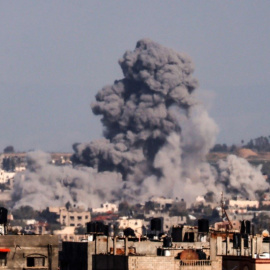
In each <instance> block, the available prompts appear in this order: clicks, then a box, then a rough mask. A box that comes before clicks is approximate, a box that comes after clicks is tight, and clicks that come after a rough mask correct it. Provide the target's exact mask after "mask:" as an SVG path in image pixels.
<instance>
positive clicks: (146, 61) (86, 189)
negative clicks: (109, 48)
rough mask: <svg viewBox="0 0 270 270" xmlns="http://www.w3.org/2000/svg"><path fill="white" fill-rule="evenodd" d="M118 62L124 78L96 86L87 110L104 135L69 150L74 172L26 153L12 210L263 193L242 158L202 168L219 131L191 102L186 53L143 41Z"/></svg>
mask: <svg viewBox="0 0 270 270" xmlns="http://www.w3.org/2000/svg"><path fill="white" fill-rule="evenodd" d="M119 65H120V67H121V68H122V71H123V75H124V78H123V79H121V80H116V81H115V82H114V84H113V85H109V86H105V87H104V88H102V89H101V90H100V91H99V92H98V93H97V95H96V102H94V103H93V104H92V105H91V107H92V111H93V113H94V114H96V115H101V116H102V118H101V122H102V124H103V126H104V138H101V139H99V140H96V141H93V142H90V143H83V144H77V145H75V146H74V149H75V153H74V155H73V164H74V165H75V166H74V167H56V166H53V165H51V164H50V163H49V155H48V154H45V153H42V152H33V153H29V154H28V163H29V164H30V166H29V168H28V170H27V171H26V172H24V173H23V174H20V175H18V176H17V177H16V179H15V183H14V192H13V203H14V207H19V206H22V205H30V206H32V207H34V208H36V209H42V208H45V207H47V206H62V205H64V204H65V203H66V202H68V201H69V202H71V203H73V204H83V205H85V206H86V207H96V206H99V204H100V203H102V202H105V201H106V200H108V201H116V202H117V201H121V200H128V201H131V202H143V201H145V200H148V199H149V197H151V196H158V195H162V196H165V197H171V198H175V197H178V198H184V199H185V200H186V201H188V202H190V201H194V199H195V197H196V196H198V195H203V194H205V193H206V192H209V191H212V192H214V194H216V195H218V194H219V192H221V191H225V192H227V193H231V194H237V193H238V194H242V195H243V196H245V197H250V198H251V199H252V198H254V196H255V191H256V190H257V189H266V188H268V184H267V183H266V182H265V179H264V178H263V176H262V174H261V172H260V168H254V167H252V166H251V165H249V163H248V162H247V161H245V160H243V159H241V158H238V157H236V156H229V157H228V159H227V160H226V161H220V162H219V163H218V165H217V168H214V167H212V166H211V165H210V164H209V163H207V161H206V155H207V153H208V152H209V150H210V149H211V148H212V147H213V146H214V144H215V139H216V135H217V133H218V127H217V125H216V123H215V122H214V120H213V119H211V118H210V117H209V115H208V113H207V111H206V109H205V108H204V106H203V105H202V104H201V102H200V101H199V100H197V98H196V95H195V92H196V91H195V90H196V88H197V87H198V82H197V80H196V79H195V78H194V77H193V76H192V74H193V71H194V65H193V63H192V60H191V59H190V58H189V57H188V56H187V55H185V54H182V53H177V52H175V51H174V50H172V49H168V48H166V47H163V46H162V45H159V44H158V43H156V42H153V41H151V40H149V39H143V40H140V41H138V42H137V45H136V48H135V50H134V51H127V52H126V53H125V54H124V55H123V57H122V58H121V59H120V60H119ZM255 183H256V184H255Z"/></svg>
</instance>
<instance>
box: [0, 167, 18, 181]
mask: <svg viewBox="0 0 270 270" xmlns="http://www.w3.org/2000/svg"><path fill="white" fill-rule="evenodd" d="M14 176H15V173H14V172H6V171H4V170H0V184H6V183H8V182H9V183H11V182H13V180H14Z"/></svg>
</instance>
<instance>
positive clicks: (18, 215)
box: [13, 205, 38, 219]
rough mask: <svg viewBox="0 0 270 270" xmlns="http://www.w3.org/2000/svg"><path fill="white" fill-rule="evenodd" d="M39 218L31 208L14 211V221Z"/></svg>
mask: <svg viewBox="0 0 270 270" xmlns="http://www.w3.org/2000/svg"><path fill="white" fill-rule="evenodd" d="M37 216H38V213H37V211H35V210H34V209H33V208H32V207H31V206H28V205H27V206H21V207H20V208H18V209H15V210H14V211H13V217H14V219H34V218H36V217H37Z"/></svg>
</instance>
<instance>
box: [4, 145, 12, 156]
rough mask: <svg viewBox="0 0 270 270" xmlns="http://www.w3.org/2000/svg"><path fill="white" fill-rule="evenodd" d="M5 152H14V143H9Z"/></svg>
mask: <svg viewBox="0 0 270 270" xmlns="http://www.w3.org/2000/svg"><path fill="white" fill-rule="evenodd" d="M4 153H5V154H6V153H14V147H13V146H12V145H9V146H7V147H6V148H5V149H4Z"/></svg>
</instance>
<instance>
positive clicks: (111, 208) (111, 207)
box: [92, 202, 118, 213]
mask: <svg viewBox="0 0 270 270" xmlns="http://www.w3.org/2000/svg"><path fill="white" fill-rule="evenodd" d="M92 212H93V213H107V212H113V213H114V212H118V206H117V205H116V204H114V203H109V202H105V203H103V204H101V207H100V208H93V209H92Z"/></svg>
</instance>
